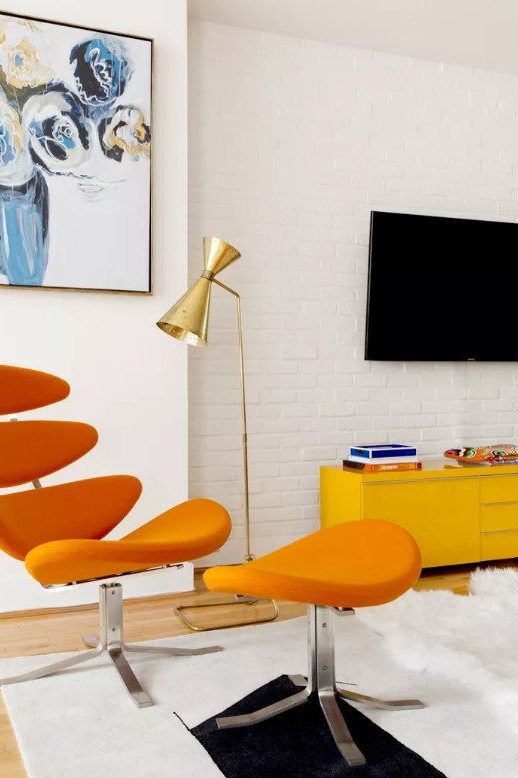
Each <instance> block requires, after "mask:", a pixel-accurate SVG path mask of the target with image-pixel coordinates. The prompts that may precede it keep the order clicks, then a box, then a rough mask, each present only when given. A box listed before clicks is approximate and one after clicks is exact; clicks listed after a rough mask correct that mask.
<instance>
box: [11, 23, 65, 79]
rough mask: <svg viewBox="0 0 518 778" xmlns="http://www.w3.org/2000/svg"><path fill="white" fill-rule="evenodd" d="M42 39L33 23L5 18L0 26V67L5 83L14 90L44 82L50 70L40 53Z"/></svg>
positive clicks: (49, 75)
mask: <svg viewBox="0 0 518 778" xmlns="http://www.w3.org/2000/svg"><path fill="white" fill-rule="evenodd" d="M44 48H45V47H44V40H43V38H42V36H41V35H40V34H39V33H38V31H37V28H36V26H35V25H34V24H33V23H30V22H24V21H21V20H19V19H13V18H10V19H7V20H6V21H4V22H3V23H2V25H1V26H0V67H1V68H2V70H3V73H4V77H5V80H6V82H7V83H8V84H9V85H10V86H13V87H15V88H16V89H23V88H25V87H36V86H41V85H42V84H46V83H47V82H48V81H50V80H51V78H52V77H53V75H54V73H53V70H52V68H51V67H50V66H49V65H48V64H47V63H46V62H45V57H44V56H43V50H44Z"/></svg>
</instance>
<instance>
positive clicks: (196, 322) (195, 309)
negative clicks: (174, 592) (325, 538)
mask: <svg viewBox="0 0 518 778" xmlns="http://www.w3.org/2000/svg"><path fill="white" fill-rule="evenodd" d="M203 253H204V269H203V273H202V274H201V276H200V277H199V278H198V280H197V281H195V282H194V284H193V285H192V286H191V288H190V289H189V290H188V291H187V292H186V293H185V294H184V296H183V297H181V298H180V299H179V300H178V302H176V303H175V304H174V305H173V306H172V307H171V308H169V310H168V311H167V313H165V314H164V316H162V318H161V319H160V321H158V322H157V325H158V326H159V327H160V329H161V330H163V331H164V332H167V334H168V335H172V336H173V337H174V338H177V339H178V340H183V341H184V342H185V343H188V344H189V345H191V346H206V345H207V341H208V331H209V310H210V296H211V290H212V285H213V284H216V286H219V287H221V288H222V289H224V290H225V291H226V292H229V293H230V294H231V295H233V296H234V298H235V300H236V306H237V331H238V336H239V366H240V379H241V418H242V423H243V496H244V513H245V541H246V550H245V561H247V562H249V561H250V560H252V559H253V558H254V556H253V554H252V551H251V548H250V505H249V504H250V500H249V491H250V490H249V486H248V438H247V431H246V430H247V426H246V398H245V371H244V361H243V327H242V320H241V299H240V297H239V293H238V292H236V290H235V289H231V288H230V287H229V286H226V285H225V284H222V283H221V281H219V280H218V279H217V278H216V276H217V275H218V273H221V271H222V270H224V269H225V268H226V267H228V266H229V265H230V264H231V263H232V262H234V261H235V260H236V259H239V257H240V256H241V254H240V253H239V251H238V250H237V249H235V248H234V247H233V246H231V245H230V244H229V243H226V242H225V241H224V240H220V239H219V238H203ZM258 602H259V601H258V600H257V599H256V598H251V597H250V598H249V597H241V596H239V597H238V598H237V601H236V602H235V603H233V604H235V605H241V606H242V605H243V604H246V603H250V604H252V605H253V606H255V605H257V604H258ZM265 602H266V603H268V604H270V605H271V606H272V607H273V614H272V615H267V616H260V617H256V618H254V619H253V621H250V620H249V621H247V622H246V623H248V624H251V623H258V622H259V623H262V622H265V621H273V620H274V619H276V618H277V616H278V615H279V609H278V607H277V604H276V603H275V602H274V601H273V600H266V601H265ZM219 606H224V607H228V603H214V604H213V607H219ZM207 607H208V606H207V604H205V605H177V606H176V608H175V612H176V614H177V615H178V616H179V617H180V618H181V619H182V621H183V622H184V623H185V624H187V626H188V627H190V629H194V630H196V631H198V632H199V631H202V630H203V629H216V628H221V627H235V626H238V625H239V624H240V623H241V624H242V623H245V622H238V624H236V623H235V622H229V623H227V624H221V623H219V624H217V625H214V623H213V622H212V625H208V626H205V627H203V626H200V625H199V624H195V623H194V622H193V621H191V619H190V618H188V616H187V614H186V611H187V610H190V609H192V608H207Z"/></svg>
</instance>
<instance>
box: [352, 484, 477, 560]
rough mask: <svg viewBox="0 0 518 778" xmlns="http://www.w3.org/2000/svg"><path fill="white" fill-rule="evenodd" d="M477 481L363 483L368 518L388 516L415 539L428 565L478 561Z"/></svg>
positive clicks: (384, 517)
mask: <svg viewBox="0 0 518 778" xmlns="http://www.w3.org/2000/svg"><path fill="white" fill-rule="evenodd" d="M478 513H479V484H478V479H471V478H458V479H455V478H450V479H437V480H432V479H429V480H423V481H417V480H414V481H405V482H403V481H400V482H397V481H396V482H376V483H365V484H364V485H363V510H362V516H363V518H364V519H385V520H386V521H392V522H393V523H394V524H398V525H399V526H400V527H404V528H405V529H406V530H408V532H410V534H411V535H413V536H414V538H415V539H416V541H417V543H418V545H419V547H420V549H421V553H422V555H423V567H436V566H440V565H454V564H462V563H464V562H473V561H474V560H478V559H479V554H480V527H479V522H478Z"/></svg>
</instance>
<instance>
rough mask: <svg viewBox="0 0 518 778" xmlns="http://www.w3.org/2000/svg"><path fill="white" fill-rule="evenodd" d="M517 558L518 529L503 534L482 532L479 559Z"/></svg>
mask: <svg viewBox="0 0 518 778" xmlns="http://www.w3.org/2000/svg"><path fill="white" fill-rule="evenodd" d="M512 557H518V529H513V530H507V531H503V532H483V533H482V534H481V535H480V559H481V560H482V561H484V560H489V559H511V558H512Z"/></svg>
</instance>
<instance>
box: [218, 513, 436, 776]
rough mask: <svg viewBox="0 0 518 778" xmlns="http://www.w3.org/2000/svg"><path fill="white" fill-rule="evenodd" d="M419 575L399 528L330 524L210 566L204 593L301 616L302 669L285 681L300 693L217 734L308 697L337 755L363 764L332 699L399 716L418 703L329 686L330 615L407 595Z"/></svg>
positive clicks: (414, 549)
mask: <svg viewBox="0 0 518 778" xmlns="http://www.w3.org/2000/svg"><path fill="white" fill-rule="evenodd" d="M420 572H421V555H420V552H419V548H418V546H417V543H416V542H415V540H414V539H413V538H412V536H411V535H409V534H408V532H406V530H404V529H402V528H401V527H398V526H396V525H395V524H390V523H389V522H386V521H375V520H364V521H357V522H347V523H344V524H337V525H335V526H333V527H329V528H328V529H323V530H320V531H319V532H315V533H314V534H312V535H307V536H306V537H304V538H301V540H297V541H296V542H295V543H290V544H289V545H288V546H284V548H281V549H279V550H278V551H274V552H273V553H271V554H267V555H266V556H264V557H261V558H260V559H256V560H254V561H252V562H247V563H245V564H242V565H237V566H232V567H230V566H229V567H213V568H212V569H210V570H207V572H206V573H205V575H204V580H205V583H206V585H207V587H208V588H209V589H211V590H212V591H217V592H228V593H232V594H238V593H239V594H248V595H254V596H258V597H268V598H281V599H287V600H295V601H296V602H305V603H309V604H310V605H311V607H310V611H309V620H308V630H309V640H308V645H309V649H310V650H309V653H310V656H309V671H308V679H307V681H306V679H305V678H303V677H302V676H291V678H292V680H293V681H295V683H296V684H297V685H299V686H304V688H303V690H302V691H300V692H297V693H296V694H293V695H292V696H291V697H288V698H286V699H285V700H281V701H280V702H278V703H275V704H274V705H269V706H268V707H267V708H263V709H261V710H258V711H255V712H254V713H250V714H247V715H244V716H231V717H226V718H220V719H218V726H219V727H220V729H223V728H228V727H243V726H249V725H251V724H258V723H260V722H261V721H265V720H266V719H269V718H271V717H273V716H276V715H277V714H279V713H282V712H284V711H286V710H290V709H291V708H294V707H296V706H298V705H301V704H302V703H304V702H306V700H307V699H308V698H309V696H310V694H312V693H313V692H315V693H317V694H318V697H319V700H320V705H321V707H322V710H323V712H324V715H325V718H326V720H327V723H328V726H329V729H330V730H331V733H332V735H333V737H334V739H335V742H336V745H337V746H338V748H339V750H340V752H341V753H342V755H343V757H344V758H345V760H346V761H347V763H348V764H349V765H351V766H353V765H362V764H365V758H364V756H363V754H362V753H361V751H360V750H359V749H358V747H357V746H356V744H355V743H354V741H353V739H352V737H351V734H350V732H349V730H348V728H347V725H346V723H345V721H344V719H343V717H342V715H341V713H340V709H339V707H338V704H337V701H336V695H339V696H340V697H344V698H346V699H350V700H354V701H355V702H365V703H369V704H371V705H375V706H378V707H382V708H389V709H396V710H401V709H403V708H422V707H424V706H423V703H422V702H420V701H419V700H378V699H376V698H374V697H368V696H366V695H362V694H359V693H358V692H351V691H348V690H345V689H341V688H339V687H338V686H337V685H336V679H335V670H334V642H333V631H332V613H330V612H329V608H332V609H335V610H337V611H338V612H340V613H354V611H353V608H355V607H363V606H366V605H382V604H383V603H386V602H390V601H391V600H395V599H396V598H397V597H399V596H400V595H401V594H403V593H404V592H406V591H407V589H409V588H410V587H411V586H412V585H413V584H414V583H415V582H416V580H417V578H418V577H419V574H420Z"/></svg>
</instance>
